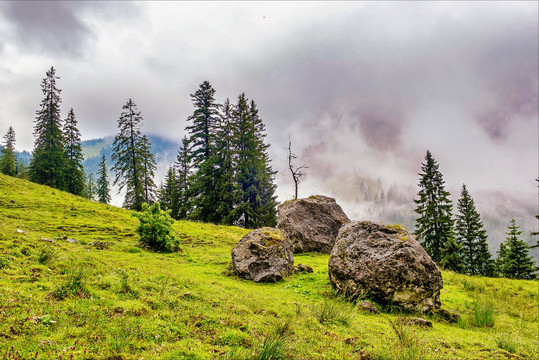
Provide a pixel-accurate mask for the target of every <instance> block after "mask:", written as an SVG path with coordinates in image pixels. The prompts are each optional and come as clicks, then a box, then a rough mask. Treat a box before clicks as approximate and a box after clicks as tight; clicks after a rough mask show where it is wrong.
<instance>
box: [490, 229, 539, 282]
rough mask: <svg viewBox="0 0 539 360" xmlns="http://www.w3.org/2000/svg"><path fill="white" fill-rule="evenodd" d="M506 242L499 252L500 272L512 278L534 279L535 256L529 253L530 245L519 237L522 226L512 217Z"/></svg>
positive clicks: (498, 263)
mask: <svg viewBox="0 0 539 360" xmlns="http://www.w3.org/2000/svg"><path fill="white" fill-rule="evenodd" d="M507 229H508V230H509V232H507V233H506V234H507V237H506V238H505V239H506V240H505V242H504V243H502V244H500V251H499V252H498V259H497V261H496V263H497V265H498V271H499V273H500V274H501V275H502V276H504V277H508V278H512V279H532V278H535V276H534V274H533V273H534V272H535V270H536V268H535V265H534V261H533V258H532V257H531V256H530V254H529V245H528V244H527V243H526V242H525V241H524V240H521V239H520V238H519V236H520V235H521V234H522V231H520V227H519V226H517V225H516V221H515V219H511V224H510V225H509V227H508V228H507Z"/></svg>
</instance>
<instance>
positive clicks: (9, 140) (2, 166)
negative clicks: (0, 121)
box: [0, 126, 17, 176]
mask: <svg viewBox="0 0 539 360" xmlns="http://www.w3.org/2000/svg"><path fill="white" fill-rule="evenodd" d="M4 140H5V142H4V149H3V150H2V156H1V157H0V173H2V174H5V175H9V176H15V175H17V157H16V156H15V130H13V128H12V127H11V126H10V127H9V129H8V131H7V133H6V135H4Z"/></svg>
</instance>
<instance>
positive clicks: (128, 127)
mask: <svg viewBox="0 0 539 360" xmlns="http://www.w3.org/2000/svg"><path fill="white" fill-rule="evenodd" d="M122 109H123V110H124V111H123V112H122V113H121V115H120V118H119V119H118V128H119V129H120V131H119V133H118V134H117V135H116V136H115V138H114V143H113V153H112V161H113V162H114V166H113V168H112V170H113V171H114V172H115V178H114V185H118V186H119V190H118V191H119V192H121V191H122V190H123V189H126V194H125V200H124V207H125V208H128V209H131V210H135V211H140V210H141V209H142V204H143V203H144V202H145V201H146V198H147V196H146V190H147V188H146V189H145V186H146V185H147V180H148V179H147V176H146V175H147V171H146V170H145V167H146V165H147V164H146V163H147V160H146V158H147V154H146V153H145V151H146V149H143V148H142V146H141V145H144V144H143V140H142V138H143V137H142V134H141V132H140V126H141V122H142V116H141V113H140V111H138V110H137V105H136V104H135V103H134V102H133V100H132V99H129V100H128V101H127V103H126V104H125V105H124V106H123V107H122Z"/></svg>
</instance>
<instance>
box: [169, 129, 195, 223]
mask: <svg viewBox="0 0 539 360" xmlns="http://www.w3.org/2000/svg"><path fill="white" fill-rule="evenodd" d="M189 158H190V156H189V140H188V139H187V136H184V137H183V139H182V143H181V145H180V149H179V151H178V155H177V157H176V163H175V165H176V168H177V172H178V173H177V175H176V181H177V185H176V190H177V193H178V195H177V196H178V211H177V213H172V217H174V218H175V219H185V218H187V215H188V214H189V209H190V205H189V204H190V201H189V178H190V176H191V163H190V161H189Z"/></svg>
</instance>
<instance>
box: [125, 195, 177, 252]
mask: <svg viewBox="0 0 539 360" xmlns="http://www.w3.org/2000/svg"><path fill="white" fill-rule="evenodd" d="M169 212H170V211H163V210H161V207H160V205H159V203H158V202H155V203H154V204H153V205H152V206H148V204H142V212H140V213H133V216H134V217H136V218H137V219H138V220H139V221H140V224H139V226H138V227H137V229H136V231H137V233H138V234H139V236H140V242H141V244H142V245H143V246H146V247H148V248H150V249H152V250H156V251H163V252H172V251H175V250H176V249H177V248H178V241H177V240H176V238H175V237H174V235H173V233H172V223H174V220H172V218H171V217H170V215H169Z"/></svg>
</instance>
